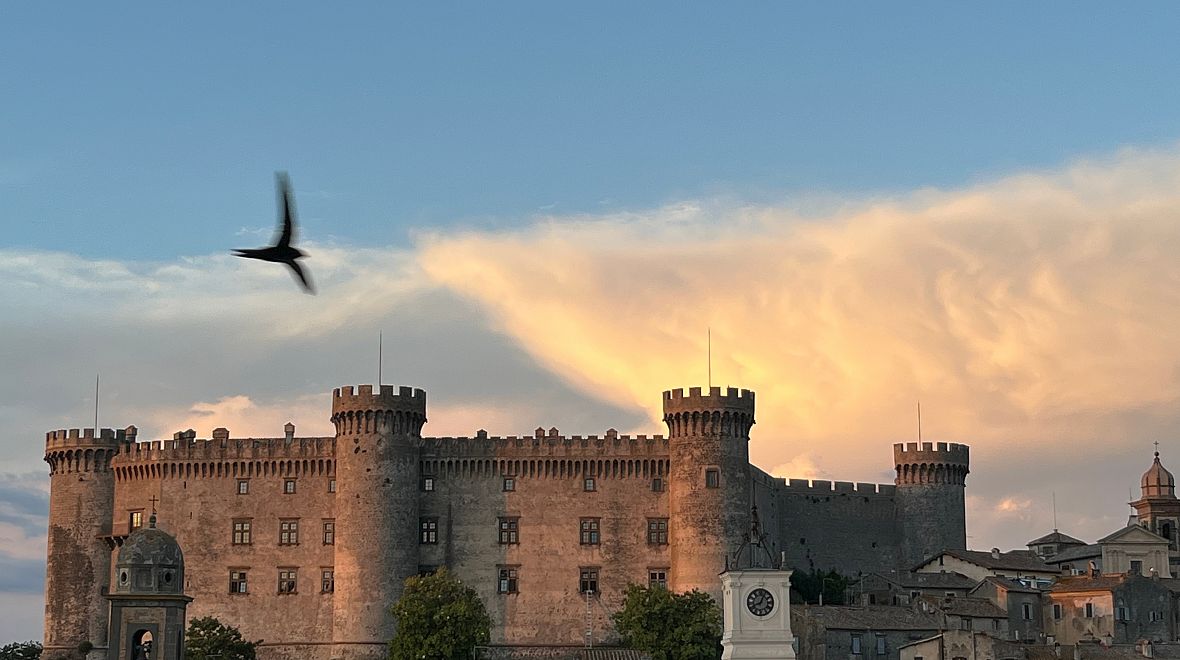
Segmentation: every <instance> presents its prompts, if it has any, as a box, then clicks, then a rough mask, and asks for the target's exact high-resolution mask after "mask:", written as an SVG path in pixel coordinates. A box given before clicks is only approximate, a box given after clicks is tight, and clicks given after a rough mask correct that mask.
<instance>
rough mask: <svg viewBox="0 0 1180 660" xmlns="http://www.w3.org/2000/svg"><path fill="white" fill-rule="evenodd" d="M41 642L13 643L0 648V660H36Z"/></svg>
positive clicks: (39, 652) (38, 656)
mask: <svg viewBox="0 0 1180 660" xmlns="http://www.w3.org/2000/svg"><path fill="white" fill-rule="evenodd" d="M40 657H41V642H13V643H11V644H5V645H4V646H0V660H38V659H39V658H40Z"/></svg>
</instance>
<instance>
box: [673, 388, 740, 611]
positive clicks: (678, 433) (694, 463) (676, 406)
mask: <svg viewBox="0 0 1180 660" xmlns="http://www.w3.org/2000/svg"><path fill="white" fill-rule="evenodd" d="M664 422H665V423H666V424H667V425H668V448H669V459H670V460H669V464H670V466H669V475H668V508H669V516H670V519H669V521H668V533H669V536H670V541H671V545H672V548H671V551H672V566H671V569H672V570H671V572H672V575H671V576H670V580H669V582H670V585H671V586H672V588H673V589H674V590H676V591H681V592H683V591H689V590H692V589H699V590H701V591H704V592H707V593H709V594H712V595H713V597H714V598H715V599H716V600H717V602H718V603H720V602H721V578H720V577H718V576H719V575H720V573H721V572H722V571H724V570H725V563H726V557H729V556H732V555H733V553H734V551H735V550H737V548H738V547H739V546H740V545H741V543H742V535H743V534H745V533H748V532H749V531H750V508H751V500H750V451H749V442H750V427H751V426H752V425H753V424H754V393H753V392H751V391H750V390H740V391H739V390H738V389H737V388H733V387H731V388H728V389H727V390H726V391H725V393H722V391H721V388H720V387H713V388H710V389H709V393H708V394H702V393H701V388H699V387H694V388H692V389H690V390H689V391H688V393H687V394H685V392H684V390H671V391H668V392H664Z"/></svg>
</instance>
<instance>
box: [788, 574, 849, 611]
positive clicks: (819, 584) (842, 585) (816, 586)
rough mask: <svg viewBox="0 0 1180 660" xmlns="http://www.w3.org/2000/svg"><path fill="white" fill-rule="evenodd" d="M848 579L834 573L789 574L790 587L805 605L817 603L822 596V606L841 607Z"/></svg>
mask: <svg viewBox="0 0 1180 660" xmlns="http://www.w3.org/2000/svg"><path fill="white" fill-rule="evenodd" d="M848 582H849V580H848V577H846V576H844V575H841V574H840V573H837V572H836V571H821V570H814V571H811V572H810V573H806V572H803V571H795V572H794V573H791V587H792V588H793V589H794V590H795V591H796V592H797V593H798V594H799V597H800V598H802V599H803V602H805V603H813V604H814V603H818V602H819V595H820V593H823V595H824V605H843V604H844V593H845V591H847V589H848Z"/></svg>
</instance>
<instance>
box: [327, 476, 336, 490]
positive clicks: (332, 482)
mask: <svg viewBox="0 0 1180 660" xmlns="http://www.w3.org/2000/svg"><path fill="white" fill-rule="evenodd" d="M328 492H329V493H335V492H336V480H335V479H329V480H328Z"/></svg>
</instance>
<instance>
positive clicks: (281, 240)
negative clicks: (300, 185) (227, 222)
mask: <svg viewBox="0 0 1180 660" xmlns="http://www.w3.org/2000/svg"><path fill="white" fill-rule="evenodd" d="M275 184H276V185H277V186H278V189H279V204H280V207H281V210H282V226H280V227H279V231H278V235H277V238H276V239H275V244H274V245H271V246H270V247H264V248H258V249H254V250H234V256H235V257H245V258H246V259H261V260H262V261H273V262H275V263H280V264H286V265H287V267H288V268H290V269H291V270H292V272H294V273H295V277H298V278H299V282H300V283H301V284H302V285H303V290H304V292H306V293H310V294H314V293H315V289H314V288H313V287H312V286H311V281H310V280H309V279H308V277H307V274H306V273H304V272H303V269H302V268H300V267H299V262H297V261H296V259H302V258H303V257H306V256H307V255H306V254H304V252H303V251H302V250H300V249H298V248H294V247H291V235H292V234H293V233H294V232H295V204H294V199H293V197H294V196H293V195H292V193H291V180H290V179H288V178H287V173H286V172H278V173H276V174H275Z"/></svg>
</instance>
